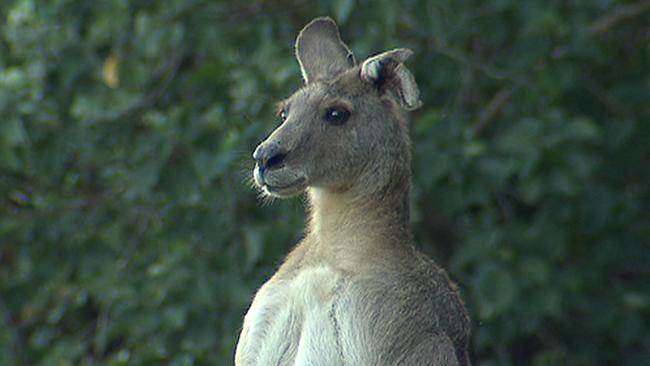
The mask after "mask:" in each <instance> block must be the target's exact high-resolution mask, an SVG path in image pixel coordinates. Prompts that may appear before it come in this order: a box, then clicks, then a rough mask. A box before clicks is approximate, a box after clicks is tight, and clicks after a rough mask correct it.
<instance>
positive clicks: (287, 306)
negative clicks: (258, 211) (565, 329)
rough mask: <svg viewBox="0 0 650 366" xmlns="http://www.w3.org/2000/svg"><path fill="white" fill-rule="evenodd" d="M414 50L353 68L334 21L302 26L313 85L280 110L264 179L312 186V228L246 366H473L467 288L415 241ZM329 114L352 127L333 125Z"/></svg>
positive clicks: (264, 184) (250, 338)
mask: <svg viewBox="0 0 650 366" xmlns="http://www.w3.org/2000/svg"><path fill="white" fill-rule="evenodd" d="M410 53H411V52H410V51H408V50H404V49H398V50H393V51H389V52H386V53H384V54H381V55H378V56H375V57H372V58H369V59H368V60H366V61H364V62H363V63H362V64H361V65H355V63H354V61H353V58H352V57H350V56H349V55H351V53H350V51H349V49H348V48H347V46H345V44H344V43H343V42H342V41H341V39H340V37H339V33H338V29H337V28H336V24H335V23H334V22H333V21H332V20H331V19H329V18H318V19H315V20H314V21H312V22H311V23H309V24H308V25H307V26H306V27H305V28H304V29H303V30H302V31H301V32H300V35H299V36H298V39H297V45H296V55H297V58H298V60H299V63H300V67H301V70H302V72H303V77H304V79H305V84H306V85H305V86H304V87H303V88H301V89H300V90H298V91H297V92H296V93H295V94H294V95H292V96H291V97H290V98H288V99H287V100H286V101H284V102H283V103H282V104H281V110H282V111H283V112H282V115H283V116H286V120H285V121H284V123H283V124H282V125H281V126H280V127H279V128H277V129H276V130H275V131H274V132H273V133H272V134H271V135H270V136H269V137H268V138H267V139H266V140H265V141H264V142H263V143H262V144H260V146H258V148H257V149H256V151H255V153H254V158H255V159H256V160H257V165H256V168H255V170H254V178H255V182H256V184H257V185H258V186H259V187H260V189H261V190H262V191H263V192H264V194H267V195H270V196H273V197H291V196H295V195H298V194H301V193H303V192H305V191H306V192H307V193H308V196H309V202H310V210H309V211H310V212H309V217H310V220H309V224H308V227H307V230H306V233H305V238H304V239H303V240H302V241H301V242H300V243H299V244H298V245H297V246H296V247H295V248H294V249H293V250H292V251H291V253H290V254H289V255H288V256H287V258H286V259H285V261H284V263H283V264H282V265H281V266H280V268H279V269H278V271H277V272H276V273H275V274H274V275H273V277H272V278H271V279H270V280H269V281H268V282H267V283H266V284H264V286H262V288H261V289H260V290H259V291H258V293H257V295H256V296H255V299H254V301H253V303H252V305H251V308H250V309H249V312H248V314H247V315H246V319H245V320H244V326H243V329H242V334H241V335H240V339H239V343H238V345H237V351H236V355H235V363H236V365H469V364H470V362H469V358H468V355H467V347H468V342H469V332H470V322H469V318H468V315H467V311H466V310H465V306H464V305H463V302H462V300H461V297H460V294H459V291H458V289H457V288H456V286H455V285H454V284H453V283H452V282H451V281H450V280H449V278H448V276H447V274H446V273H445V272H444V270H443V269H441V268H440V267H439V266H437V265H436V264H435V263H434V262H433V261H432V260H431V259H429V258H427V257H426V256H424V255H423V254H421V253H420V252H418V251H417V250H416V249H415V247H414V246H413V243H412V238H411V231H410V218H409V195H410V177H411V170H410V162H411V155H410V141H409V138H408V130H407V125H406V122H405V120H404V116H403V114H404V110H405V109H414V108H417V107H418V106H419V92H418V90H417V85H416V84H415V79H414V78H413V76H412V75H411V74H410V72H408V70H407V69H406V67H405V66H404V61H406V58H407V57H408V56H409V55H410ZM332 108H334V109H336V110H344V111H345V110H347V111H349V112H350V117H349V119H348V120H347V121H346V122H345V123H343V124H337V125H334V124H332V123H331V121H328V120H327V118H325V117H326V113H329V112H330V111H332V110H333V109H332ZM339 115H340V114H339Z"/></svg>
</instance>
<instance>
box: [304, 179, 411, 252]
mask: <svg viewBox="0 0 650 366" xmlns="http://www.w3.org/2000/svg"><path fill="white" fill-rule="evenodd" d="M405 178H406V179H404V180H401V181H397V182H393V183H391V184H388V185H387V186H384V187H382V188H381V189H377V190H372V191H370V192H363V189H361V190H357V189H354V188H353V189H349V190H343V191H337V190H329V189H326V188H314V187H312V188H309V202H310V220H309V226H308V231H307V237H308V238H309V239H310V240H309V242H311V243H313V244H312V245H314V246H316V247H317V248H316V250H315V253H319V254H320V255H322V256H324V257H329V258H331V259H332V260H336V261H340V260H344V261H352V262H354V261H356V260H359V261H361V262H367V261H368V260H371V258H373V257H375V256H380V257H381V256H383V255H385V254H387V253H390V252H393V251H402V250H403V249H404V248H405V247H406V248H410V247H411V230H410V216H409V211H410V206H409V193H410V187H409V183H410V178H409V177H405ZM357 257H358V258H357ZM369 257H370V258H369ZM359 264H360V263H359Z"/></svg>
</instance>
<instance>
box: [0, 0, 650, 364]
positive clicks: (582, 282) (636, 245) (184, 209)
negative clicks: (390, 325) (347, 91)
mask: <svg viewBox="0 0 650 366" xmlns="http://www.w3.org/2000/svg"><path fill="white" fill-rule="evenodd" d="M398 4H399V5H398ZM649 11H650V9H649V7H648V6H647V2H645V1H640V0H639V1H638V2H628V1H622V0H600V1H577V0H576V1H568V2H558V1H543V0H529V1H504V0H488V1H470V2H458V1H450V0H442V1H437V2H428V1H421V0H411V1H404V2H391V1H385V0H382V1H379V2H372V3H370V2H368V1H352V0H343V1H334V2H326V1H317V2H302V1H279V2H262V1H255V2H219V1H206V0H162V1H124V0H103V1H98V2H87V1H79V0H56V1H48V2H45V1H36V0H8V1H2V2H0V17H1V18H2V20H1V22H2V23H0V116H2V117H1V118H0V218H1V219H0V324H1V325H0V364H2V365H27V364H29V365H127V364H128V365H159V364H170V365H214V364H230V363H231V362H232V361H231V360H232V355H233V347H234V344H235V343H236V339H237V336H238V332H239V327H240V324H241V320H242V315H243V314H244V312H245V310H246V308H247V306H248V303H249V301H250V299H251V296H252V295H253V293H254V291H255V289H256V288H257V287H258V286H259V285H260V284H261V283H262V282H263V281H264V280H265V279H266V278H267V277H268V276H269V275H270V274H271V273H272V271H273V269H274V268H275V266H276V265H277V263H278V262H279V261H280V260H281V257H282V255H283V254H284V253H286V252H287V251H288V250H289V248H290V245H291V243H292V242H295V241H296V240H297V239H298V238H299V237H300V235H301V227H302V225H303V221H304V214H303V209H302V205H301V203H300V202H298V200H294V201H288V202H276V203H274V204H272V205H267V206H264V205H261V204H260V202H259V201H258V200H257V199H256V197H255V193H254V192H253V191H252V190H250V189H249V187H248V184H247V179H248V178H247V177H248V175H249V168H250V167H251V166H252V163H251V161H250V153H251V152H252V150H253V148H254V147H255V145H256V143H257V142H258V141H260V140H261V139H262V138H263V137H264V136H265V134H267V133H268V132H269V131H271V129H272V128H273V127H274V126H275V125H277V123H278V121H277V118H275V117H274V116H273V104H274V102H275V101H277V100H279V99H281V98H284V97H286V96H288V95H289V94H290V93H291V91H292V90H294V89H295V88H296V87H298V86H299V85H300V83H301V80H300V75H299V70H298V66H297V63H296V62H295V60H294V59H293V51H292V43H293V40H294V38H295V35H296V33H297V31H298V30H299V29H300V27H301V26H302V25H304V24H305V23H306V22H307V21H309V20H310V19H311V18H313V17H315V16H318V15H323V14H330V15H332V16H333V17H335V18H336V19H337V20H338V21H339V23H340V24H341V28H342V33H343V37H344V39H345V40H347V41H348V42H349V44H350V46H351V48H352V49H353V50H354V51H355V52H356V55H357V58H358V59H362V58H363V57H366V56H369V55H371V54H373V53H376V52H379V51H382V50H384V49H387V48H390V47H398V46H402V47H410V48H412V49H413V50H415V56H414V57H413V58H412V59H411V60H409V66H410V68H411V69H412V70H413V72H414V74H415V76H416V78H417V80H418V82H419V84H420V87H421V90H422V95H423V101H424V107H423V108H422V109H421V110H419V111H418V112H417V113H415V114H414V115H413V118H412V121H411V127H412V128H411V130H412V138H413V145H414V146H413V149H414V162H413V167H414V174H415V176H414V187H413V206H414V207H413V217H414V230H415V236H416V238H417V241H418V243H419V245H420V246H421V247H422V248H423V249H424V250H425V251H427V252H429V253H430V254H431V255H432V256H433V257H434V258H436V259H437V260H438V261H440V262H441V263H443V264H444V265H445V266H446V267H447V268H449V270H450V273H451V275H452V277H454V278H455V279H457V281H458V282H459V284H460V286H461V288H462V290H463V293H464V296H465V298H466V300H467V303H468V306H469V308H470V310H471V313H472V318H473V322H474V332H473V343H472V346H473V351H472V352H473V359H474V363H475V364H477V365H496V364H499V365H515V364H517V365H520V364H523V365H527V364H530V365H560V364H564V365H596V364H618V365H646V364H649V363H650V266H648V263H650V241H649V239H648V238H650V169H648V166H650V144H648V141H650V124H648V121H649V120H650V119H649V117H650V109H649V108H648V106H649V104H648V100H650V88H649V87H648V85H650V74H649V73H648V70H649V69H650V63H649V55H648V42H649V41H650V39H649V38H648V37H649V36H648V32H647V16H648V12H649Z"/></svg>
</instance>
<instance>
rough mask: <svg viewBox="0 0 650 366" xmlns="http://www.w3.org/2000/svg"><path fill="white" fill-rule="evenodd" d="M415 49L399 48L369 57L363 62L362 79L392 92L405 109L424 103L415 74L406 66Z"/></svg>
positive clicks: (382, 89) (415, 107)
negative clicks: (421, 99)
mask: <svg viewBox="0 0 650 366" xmlns="http://www.w3.org/2000/svg"><path fill="white" fill-rule="evenodd" d="M412 53H413V51H411V50H408V49H405V48H398V49H395V50H391V51H387V52H384V53H382V54H379V55H377V56H373V57H370V58H368V59H367V60H365V61H364V62H363V64H361V72H360V76H361V80H363V81H366V82H372V83H373V84H374V85H375V86H376V87H377V89H378V90H379V91H380V92H382V93H383V92H388V93H390V94H391V95H392V96H393V98H395V100H397V102H398V103H399V104H400V105H401V106H402V107H403V108H405V109H407V110H413V109H417V108H418V107H420V105H422V102H421V101H420V90H419V89H418V84H417V83H416V82H415V78H414V77H413V74H411V72H410V71H408V69H407V68H406V66H404V62H405V61H406V59H408V58H409V56H411V54H412Z"/></svg>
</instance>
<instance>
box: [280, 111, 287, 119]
mask: <svg viewBox="0 0 650 366" xmlns="http://www.w3.org/2000/svg"><path fill="white" fill-rule="evenodd" d="M280 119H281V120H282V122H284V121H286V120H287V111H286V110H284V109H283V110H281V111H280Z"/></svg>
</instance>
